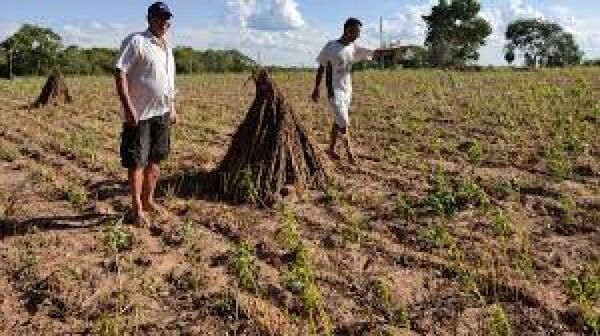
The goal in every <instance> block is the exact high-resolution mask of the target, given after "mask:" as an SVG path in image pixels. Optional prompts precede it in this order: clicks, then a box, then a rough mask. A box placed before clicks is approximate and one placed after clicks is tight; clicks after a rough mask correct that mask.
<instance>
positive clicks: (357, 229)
mask: <svg viewBox="0 0 600 336" xmlns="http://www.w3.org/2000/svg"><path fill="white" fill-rule="evenodd" d="M342 215H343V217H344V218H345V223H344V224H343V225H342V227H341V232H340V233H341V235H342V237H343V238H344V241H345V242H349V243H351V244H359V243H360V241H361V238H362V236H363V232H362V229H363V227H364V225H365V224H364V223H365V219H364V218H363V217H362V215H360V214H359V213H358V212H357V211H356V209H354V208H353V207H351V206H345V207H344V208H343V214H342Z"/></svg>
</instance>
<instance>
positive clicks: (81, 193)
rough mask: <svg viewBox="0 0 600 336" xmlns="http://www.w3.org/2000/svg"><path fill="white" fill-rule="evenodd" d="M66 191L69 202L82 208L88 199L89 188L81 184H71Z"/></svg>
mask: <svg viewBox="0 0 600 336" xmlns="http://www.w3.org/2000/svg"><path fill="white" fill-rule="evenodd" d="M65 193H66V196H67V200H68V201H69V203H71V204H73V205H74V206H76V207H79V208H80V207H82V206H84V205H85V204H86V203H87V201H88V193H87V190H86V189H85V188H84V187H83V186H81V185H79V184H70V185H69V186H68V188H67V190H66V192H65Z"/></svg>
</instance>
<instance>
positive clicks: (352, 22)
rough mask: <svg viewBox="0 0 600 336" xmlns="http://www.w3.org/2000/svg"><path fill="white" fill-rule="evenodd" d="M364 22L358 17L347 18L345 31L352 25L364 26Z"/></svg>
mask: <svg viewBox="0 0 600 336" xmlns="http://www.w3.org/2000/svg"><path fill="white" fill-rule="evenodd" d="M362 25H363V24H362V22H361V21H360V20H359V19H357V18H353V17H352V18H349V19H348V20H346V22H345V23H344V31H346V30H348V28H350V27H354V26H359V27H362Z"/></svg>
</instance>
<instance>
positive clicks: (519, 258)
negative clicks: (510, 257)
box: [514, 249, 535, 279]
mask: <svg viewBox="0 0 600 336" xmlns="http://www.w3.org/2000/svg"><path fill="white" fill-rule="evenodd" d="M514 266H515V268H516V269H517V270H518V271H519V273H521V275H522V276H523V277H524V278H525V279H531V278H532V277H533V276H534V274H535V273H534V263H533V258H532V257H531V254H530V253H529V251H528V250H527V249H520V250H519V251H517V254H516V256H515V261H514Z"/></svg>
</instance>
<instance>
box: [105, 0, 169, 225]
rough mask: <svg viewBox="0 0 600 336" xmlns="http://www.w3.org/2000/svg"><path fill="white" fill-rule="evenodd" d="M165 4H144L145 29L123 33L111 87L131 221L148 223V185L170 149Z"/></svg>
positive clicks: (150, 205) (150, 191)
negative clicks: (117, 104) (117, 105)
mask: <svg viewBox="0 0 600 336" xmlns="http://www.w3.org/2000/svg"><path fill="white" fill-rule="evenodd" d="M172 16H173V15H172V14H171V11H170V9H169V7H168V6H167V5H166V4H164V3H162V2H156V3H154V4H152V5H151V6H150V7H148V30H146V31H145V32H142V33H134V34H131V35H129V36H128V37H127V38H126V39H125V40H124V41H123V44H122V46H121V52H120V55H119V57H118V59H117V62H116V64H115V68H116V71H115V78H116V86H117V91H118V93H119V97H120V100H121V105H122V107H123V110H122V112H123V132H122V134H121V163H122V165H123V167H125V168H127V169H128V179H129V186H130V189H131V190H130V192H131V200H132V210H133V221H134V223H135V224H138V225H142V226H147V225H148V224H149V220H148V217H147V216H146V213H147V212H153V211H157V210H158V207H157V205H156V204H155V203H154V190H155V188H156V183H157V180H158V168H159V163H160V162H161V161H163V160H165V159H166V158H167V156H168V154H169V151H170V124H171V123H175V122H176V120H177V114H176V111H175V106H174V98H175V61H174V58H173V51H172V49H171V47H170V46H169V44H168V42H167V41H166V39H165V37H166V34H167V31H168V29H169V27H170V20H171V18H172Z"/></svg>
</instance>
